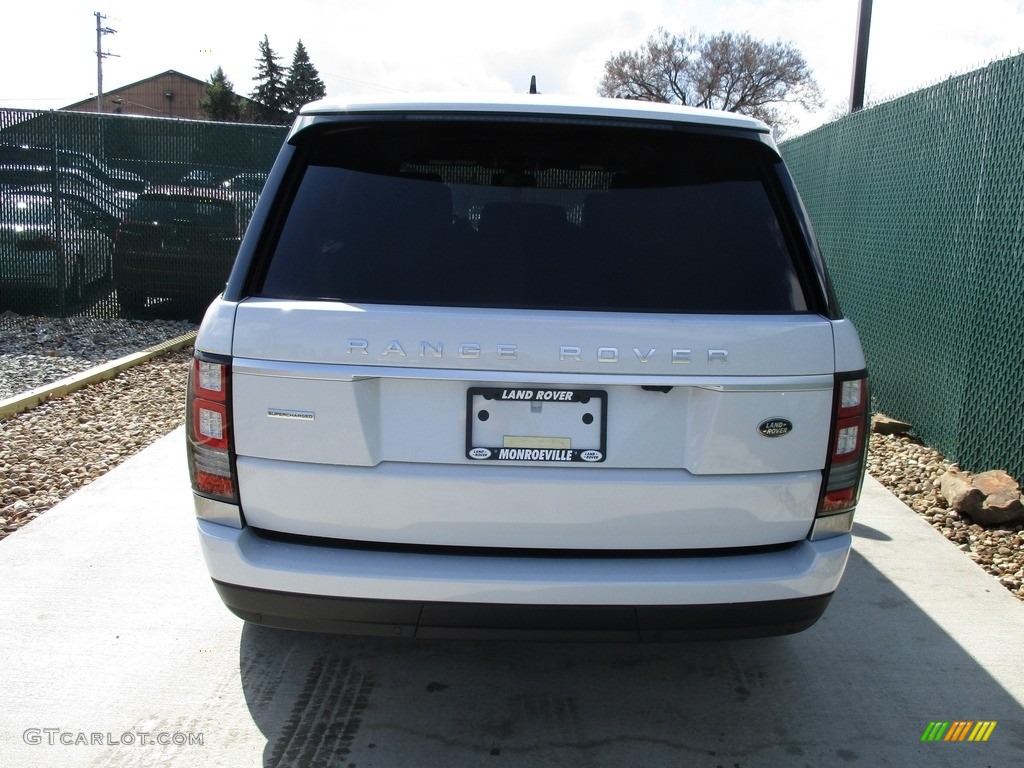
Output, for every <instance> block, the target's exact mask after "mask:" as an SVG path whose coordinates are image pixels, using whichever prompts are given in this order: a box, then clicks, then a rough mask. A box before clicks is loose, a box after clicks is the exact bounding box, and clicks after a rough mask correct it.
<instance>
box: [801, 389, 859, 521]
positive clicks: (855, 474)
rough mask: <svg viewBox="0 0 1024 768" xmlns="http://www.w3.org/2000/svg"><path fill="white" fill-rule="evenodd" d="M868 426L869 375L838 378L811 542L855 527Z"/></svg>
mask: <svg viewBox="0 0 1024 768" xmlns="http://www.w3.org/2000/svg"><path fill="white" fill-rule="evenodd" d="M868 423H869V404H868V379H867V374H866V373H864V372H863V371H862V372H860V373H856V374H838V375H837V376H836V385H835V394H834V397H833V405H832V431H831V433H830V436H829V454H828V460H827V462H826V463H825V470H824V478H823V479H824V483H823V487H822V492H821V500H820V502H819V503H818V512H817V515H816V519H815V523H814V527H813V528H812V530H811V538H812V539H821V538H826V537H828V536H835V535H838V534H841V533H846V532H848V531H849V530H850V529H851V528H852V527H853V512H854V509H855V508H856V506H857V501H858V500H859V498H860V487H861V482H862V481H863V479H864V468H865V464H866V457H867V435H868Z"/></svg>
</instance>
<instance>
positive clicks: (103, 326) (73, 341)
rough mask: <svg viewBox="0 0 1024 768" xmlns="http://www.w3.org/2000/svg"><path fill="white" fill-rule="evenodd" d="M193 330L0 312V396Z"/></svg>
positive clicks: (182, 325) (166, 323) (168, 323)
mask: <svg viewBox="0 0 1024 768" xmlns="http://www.w3.org/2000/svg"><path fill="white" fill-rule="evenodd" d="M193 330H195V326H194V325H192V324H191V323H187V322H178V321H173V320H154V321H144V320H104V319H102V318H96V317H75V318H71V319H68V320H61V319H55V318H39V317H31V316H23V315H17V314H15V313H14V312H4V313H3V314H0V400H5V399H7V398H9V397H14V396H15V395H20V394H22V393H23V392H28V391H29V390H32V389H35V388H36V387H41V386H43V385H45V384H52V383H54V382H55V381H60V380H61V379H63V378H65V377H67V376H71V375H73V374H76V373H81V372H82V371H85V370H88V369H89V368H92V367H93V366H95V365H99V364H101V363H106V362H109V361H110V360H116V359H118V358H119V357H124V356H125V355H130V354H132V353H134V352H141V351H142V350H143V349H146V348H147V347H152V346H154V345H156V344H160V343H161V342H164V341H168V340H170V339H173V338H175V337H176V336H181V335H182V334H184V333H188V332H189V331H193Z"/></svg>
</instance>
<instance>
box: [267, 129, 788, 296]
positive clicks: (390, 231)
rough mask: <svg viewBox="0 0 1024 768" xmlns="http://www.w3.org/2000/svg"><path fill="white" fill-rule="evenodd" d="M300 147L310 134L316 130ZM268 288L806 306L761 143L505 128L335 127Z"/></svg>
mask: <svg viewBox="0 0 1024 768" xmlns="http://www.w3.org/2000/svg"><path fill="white" fill-rule="evenodd" d="M300 138H301V137H300ZM297 154H298V157H299V158H300V162H302V164H303V166H304V168H303V169H302V172H301V178H300V180H299V181H298V186H297V189H296V191H295V194H294V199H293V201H292V203H291V205H290V209H289V212H288V214H287V216H286V217H285V218H284V219H283V221H284V223H283V225H282V227H281V230H280V232H278V233H277V234H276V237H275V238H272V240H273V242H274V245H273V253H272V254H271V256H270V259H269V263H267V264H266V265H265V272H264V274H263V277H262V280H261V281H258V282H259V285H257V291H256V292H257V293H258V294H259V295H262V296H267V297H274V298H291V299H328V300H339V301H344V302H348V303H356V304H358V303H384V304H425V305H452V306H474V307H520V308H537V309H586V310H610V311H642V312H661V311H664V312H794V311H805V310H806V308H807V301H806V299H805V296H804V293H803V290H802V288H801V285H800V281H799V279H798V277H797V271H796V269H795V268H794V255H793V254H792V253H791V249H790V246H789V244H788V243H787V239H786V237H785V235H784V232H785V231H786V228H785V227H784V226H783V225H782V224H781V223H780V221H779V217H778V216H777V213H776V209H775V206H773V204H772V200H773V193H772V188H771V181H770V180H771V179H772V178H773V170H772V165H773V164H774V163H776V162H778V160H777V158H775V157H774V155H773V154H772V153H771V152H770V151H768V150H767V148H765V147H763V146H762V145H760V144H759V143H757V142H756V141H752V140H749V139H743V138H734V137H724V136H706V135H694V134H685V133H678V132H671V131H665V130H638V129H619V128H614V127H604V126H581V125H578V124H544V123H538V124H528V123H518V124H510V123H509V122H507V121H504V122H481V123H477V124H467V123H465V122H458V121H455V122H449V123H430V122H406V123H385V124H380V125H375V126H353V127H346V128H344V129H334V130H333V131H327V132H322V133H321V134H319V135H316V136H314V137H313V138H311V139H308V144H307V145H306V146H304V147H303V148H302V149H301V150H300V151H299V152H298V153H297Z"/></svg>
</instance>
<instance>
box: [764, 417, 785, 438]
mask: <svg viewBox="0 0 1024 768" xmlns="http://www.w3.org/2000/svg"><path fill="white" fill-rule="evenodd" d="M757 431H758V432H760V433H761V434H762V435H764V436H765V437H784V436H786V435H788V434H789V433H790V432H792V431H793V422H791V421H790V420H789V419H765V420H764V421H762V422H761V423H760V424H758V425H757Z"/></svg>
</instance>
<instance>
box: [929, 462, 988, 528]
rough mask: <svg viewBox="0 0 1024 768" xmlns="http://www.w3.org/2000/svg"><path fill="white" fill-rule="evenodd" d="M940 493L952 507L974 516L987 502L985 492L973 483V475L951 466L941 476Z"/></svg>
mask: <svg viewBox="0 0 1024 768" xmlns="http://www.w3.org/2000/svg"><path fill="white" fill-rule="evenodd" d="M939 493H941V494H942V497H943V498H944V499H945V500H946V501H947V502H948V503H949V507H950V509H954V510H956V511H957V512H963V513H965V514H968V515H971V516H972V517H973V516H974V513H975V512H977V511H978V510H979V509H981V505H982V504H983V503H984V502H985V494H984V493H982V491H981V490H979V489H978V488H975V487H974V486H973V485H972V484H971V476H970V475H969V474H966V473H961V472H960V471H959V470H958V469H957V468H956V467H951V468H950V469H949V470H947V471H946V472H945V473H944V474H943V475H942V477H940V478H939Z"/></svg>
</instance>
